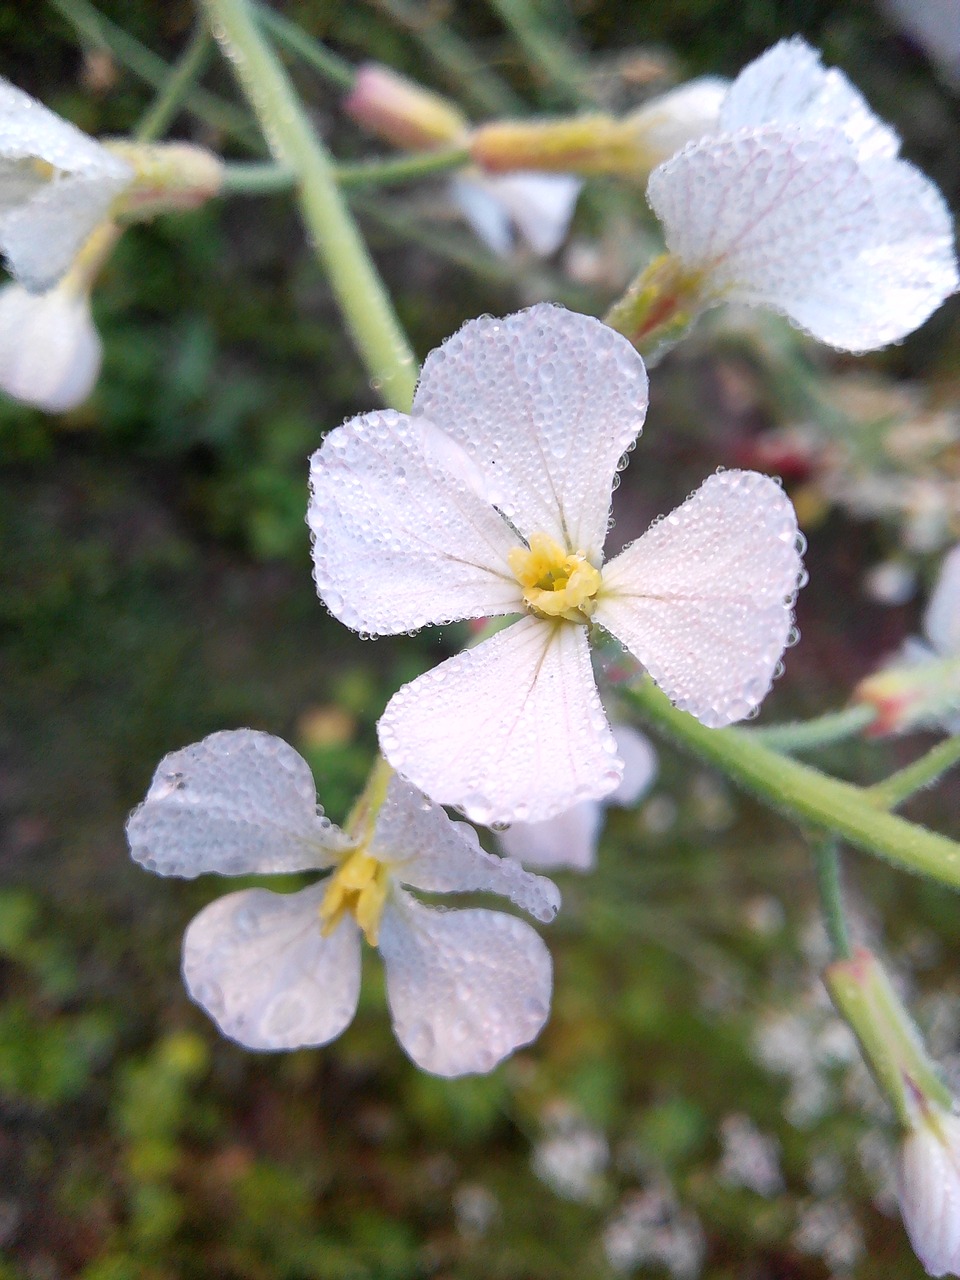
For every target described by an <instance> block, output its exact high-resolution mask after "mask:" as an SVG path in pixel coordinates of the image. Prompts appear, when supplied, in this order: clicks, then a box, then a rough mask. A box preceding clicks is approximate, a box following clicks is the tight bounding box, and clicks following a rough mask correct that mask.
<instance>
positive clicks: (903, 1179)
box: [897, 1112, 960, 1276]
mask: <svg viewBox="0 0 960 1280" xmlns="http://www.w3.org/2000/svg"><path fill="white" fill-rule="evenodd" d="M897 1195H898V1197H899V1200H900V1211H901V1213H902V1214H903V1225H904V1226H905V1227H906V1229H907V1235H908V1236H909V1237H910V1243H911V1245H912V1246H913V1250H914V1252H915V1253H916V1255H917V1257H918V1258H919V1259H920V1261H921V1262H922V1263H923V1265H924V1268H925V1269H926V1272H927V1274H928V1275H931V1276H945V1275H951V1276H954V1275H958V1274H960V1117H958V1116H956V1115H949V1114H946V1113H940V1112H938V1113H937V1114H936V1128H934V1125H933V1123H931V1120H928V1119H927V1118H926V1117H923V1118H921V1119H920V1120H919V1121H918V1124H917V1126H916V1128H914V1129H913V1130H911V1132H910V1133H908V1135H907V1137H906V1138H905V1139H904V1143H903V1147H902V1149H901V1153H900V1165H899V1168H898V1171H897Z"/></svg>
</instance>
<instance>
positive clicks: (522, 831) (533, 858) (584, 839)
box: [497, 800, 603, 871]
mask: <svg viewBox="0 0 960 1280" xmlns="http://www.w3.org/2000/svg"><path fill="white" fill-rule="evenodd" d="M602 826H603V804H602V803H601V801H599V800H581V802H580V803H579V804H575V805H574V806H573V807H572V808H571V809H567V811H566V812H565V813H558V814H557V816H556V817H555V818H547V819H546V821H544V822H515V823H514V824H513V825H512V826H510V827H507V828H506V830H504V831H498V832H497V840H498V841H499V843H500V848H501V849H502V850H503V852H504V853H505V854H506V855H507V857H508V858H514V859H516V861H517V862H522V863H523V864H524V865H525V866H528V867H539V868H540V870H542V871H559V870H562V869H569V870H571V871H590V870H592V868H593V866H594V865H595V863H596V860H597V842H598V841H599V839H600V830H601V828H602Z"/></svg>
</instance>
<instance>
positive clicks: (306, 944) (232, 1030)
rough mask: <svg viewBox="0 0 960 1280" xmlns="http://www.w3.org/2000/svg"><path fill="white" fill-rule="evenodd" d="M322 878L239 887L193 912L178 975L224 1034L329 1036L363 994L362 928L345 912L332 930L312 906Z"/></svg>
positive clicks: (317, 1040)
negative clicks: (288, 888) (287, 887)
mask: <svg viewBox="0 0 960 1280" xmlns="http://www.w3.org/2000/svg"><path fill="white" fill-rule="evenodd" d="M326 887H327V886H326V884H325V883H321V884H315V885H311V886H310V888H309V889H303V890H301V892H300V893H288V894H280V893H270V892H268V891H267V890H266V889H244V890H243V891H242V892H240V893H228V894H226V895H225V896H224V897H222V898H218V899H217V900H216V901H215V902H211V904H210V906H209V907H205V908H204V910H203V911H201V912H200V914H199V915H198V916H197V917H196V919H194V920H193V921H192V922H191V924H190V926H189V927H188V929H187V932H186V934H185V935H184V939H183V978H184V982H185V983H186V986H187V990H188V991H189V993H190V996H191V998H192V999H193V1000H195V1001H196V1002H197V1004H199V1005H200V1006H201V1008H203V1009H204V1010H205V1011H206V1012H207V1013H208V1014H209V1015H210V1017H211V1018H213V1020H214V1021H215V1022H216V1024H217V1026H218V1027H219V1028H220V1030H221V1031H222V1032H223V1034H224V1035H225V1036H229V1037H230V1039H231V1040H237V1041H238V1042H239V1043H240V1044H242V1045H245V1046H246V1047H247V1048H248V1049H297V1048H300V1046H301V1045H318V1044H327V1043H328V1041H330V1040H333V1039H334V1038H335V1037H336V1036H338V1035H340V1033H341V1031H343V1029H344V1028H345V1027H346V1026H348V1025H349V1023H350V1021H351V1020H352V1018H353V1015H354V1013H355V1012H356V1008H357V998H358V996H359V994H360V935H359V933H358V931H357V926H356V924H355V923H354V921H353V919H352V917H349V916H348V917H346V918H345V919H344V920H343V921H342V922H341V924H340V925H339V926H338V928H336V929H335V930H334V931H333V933H332V934H330V936H329V937H327V938H325V937H323V935H322V934H321V932H320V918H319V915H318V914H317V913H318V910H319V906H320V902H321V899H322V898H323V895H324V892H325V891H326Z"/></svg>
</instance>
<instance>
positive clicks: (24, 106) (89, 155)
mask: <svg viewBox="0 0 960 1280" xmlns="http://www.w3.org/2000/svg"><path fill="white" fill-rule="evenodd" d="M0 156H3V157H4V158H5V159H8V160H20V159H27V158H30V157H36V158H37V159H39V160H44V161H45V162H46V163H47V164H49V165H51V166H52V167H53V168H54V169H57V170H59V171H60V172H61V173H76V174H84V175H86V176H88V177H93V178H102V179H106V180H108V181H109V180H113V181H116V182H124V183H126V182H129V181H130V180H131V179H132V178H133V171H132V170H131V168H130V166H129V165H128V164H127V163H126V162H125V161H123V160H120V159H118V158H117V157H116V156H114V155H111V153H110V152H109V151H108V150H107V149H106V147H102V146H101V145H100V143H99V142H95V141H94V140H93V138H89V137H87V135H86V134H85V133H82V132H81V131H80V130H79V129H78V128H77V127H76V126H75V125H72V124H70V123H68V121H66V120H61V118H60V117H59V116H58V115H55V114H54V112H52V111H48V110H47V108H46V107H45V106H43V104H42V103H40V102H37V100H36V99H35V98H31V97H30V95H29V94H28V93H24V92H23V90H22V89H18V88H17V87H16V85H12V84H11V83H10V82H9V80H4V79H3V78H2V77H0Z"/></svg>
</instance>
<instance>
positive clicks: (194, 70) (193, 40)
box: [133, 23, 213, 142]
mask: <svg viewBox="0 0 960 1280" xmlns="http://www.w3.org/2000/svg"><path fill="white" fill-rule="evenodd" d="M212 49H213V41H212V39H211V38H210V32H209V31H208V30H207V29H206V27H205V26H204V25H203V24H202V23H201V24H199V25H198V26H197V28H196V30H195V31H194V33H193V35H192V36H191V37H190V43H189V44H188V45H187V47H186V49H184V51H183V53H182V54H181V55H180V57H179V58H178V59H177V61H176V63H175V64H174V66H173V68H172V69H171V71H170V74H169V76H168V77H167V83H166V84H165V85H164V86H163V88H162V89H161V90H160V92H159V93H158V94H157V96H156V98H154V100H153V102H152V104H151V105H150V107H149V109H148V110H147V112H146V114H145V115H144V117H143V119H142V120H141V121H140V123H139V124H138V125H137V127H136V129H135V130H134V132H133V136H134V137H135V138H136V139H137V141H138V142H153V141H155V140H156V139H157V138H162V137H163V135H164V134H165V133H166V131H167V129H168V128H169V127H170V125H171V124H172V123H173V121H174V120H175V119H176V117H177V116H178V115H179V113H180V109H181V107H182V106H183V104H184V100H185V99H186V97H187V95H188V94H189V93H190V90H191V89H192V88H193V87H194V86H195V84H196V82H197V81H198V80H199V79H200V77H201V76H202V75H203V72H204V68H205V67H206V65H207V61H208V59H209V57H210V52H211V50H212Z"/></svg>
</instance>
